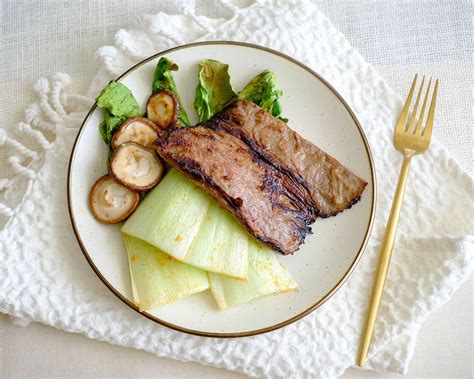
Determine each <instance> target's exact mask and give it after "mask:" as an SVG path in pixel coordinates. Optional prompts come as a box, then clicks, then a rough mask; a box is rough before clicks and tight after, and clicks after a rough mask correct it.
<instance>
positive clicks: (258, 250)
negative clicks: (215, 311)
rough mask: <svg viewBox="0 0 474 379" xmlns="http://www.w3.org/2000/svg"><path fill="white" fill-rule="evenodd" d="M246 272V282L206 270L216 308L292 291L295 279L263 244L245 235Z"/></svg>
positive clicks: (294, 288) (295, 286)
mask: <svg viewBox="0 0 474 379" xmlns="http://www.w3.org/2000/svg"><path fill="white" fill-rule="evenodd" d="M248 254H249V273H248V279H247V280H246V281H244V280H239V279H234V278H230V277H228V276H224V275H220V274H215V273H211V272H209V273H208V276H209V285H210V288H211V292H212V296H213V297H214V300H215V301H216V303H217V305H218V307H219V309H226V308H228V307H232V306H234V305H237V304H241V303H246V302H248V301H250V300H253V299H256V298H259V297H262V296H265V295H270V294H276V293H283V292H289V291H294V290H296V289H297V288H298V285H297V284H296V282H295V280H294V279H293V278H292V277H291V275H290V273H289V272H288V271H286V269H285V268H284V267H283V265H282V264H281V263H280V262H279V261H278V258H277V257H276V255H275V253H274V252H273V251H272V250H271V249H270V248H269V247H267V246H265V245H263V244H262V243H260V242H258V241H257V240H256V239H254V238H253V237H249V253H248Z"/></svg>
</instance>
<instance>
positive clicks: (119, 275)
mask: <svg viewBox="0 0 474 379" xmlns="http://www.w3.org/2000/svg"><path fill="white" fill-rule="evenodd" d="M163 55H165V56H167V57H169V58H170V59H172V60H173V61H175V62H176V63H177V64H178V65H179V66H180V70H179V71H178V72H177V73H176V74H175V79H176V83H177V86H178V90H179V94H180V96H181V98H182V100H183V103H184V107H185V109H186V110H187V112H188V115H189V116H190V119H191V121H196V120H197V117H196V115H195V114H194V111H193V109H194V108H193V100H194V93H195V88H196V84H197V63H198V62H199V61H200V60H201V59H205V58H213V59H217V60H220V61H223V62H226V63H228V64H229V65H230V75H231V78H232V84H233V87H234V88H235V89H237V90H238V89H241V88H243V86H244V85H245V84H246V83H247V82H248V81H249V80H250V79H251V78H252V77H253V76H255V75H256V74H258V73H259V72H261V71H262V70H264V69H270V70H272V71H274V72H275V73H276V77H277V82H278V86H279V88H281V89H282V90H283V96H282V98H281V103H282V107H283V115H284V116H285V117H287V118H289V120H290V121H289V125H290V127H292V128H293V129H294V130H296V131H297V132H298V133H300V134H301V135H302V136H304V137H305V138H307V139H309V140H311V141H313V142H314V143H315V144H316V145H317V146H319V147H320V148H322V149H323V150H325V151H326V152H328V153H329V154H331V155H333V156H334V157H335V158H336V159H338V160H339V161H340V162H341V163H342V164H344V165H346V166H347V167H349V168H350V169H351V170H353V171H354V172H355V173H356V174H358V175H359V176H361V177H362V178H364V179H365V180H366V181H367V182H368V183H369V184H368V186H367V188H366V190H365V192H364V194H363V196H362V199H361V201H360V202H359V203H357V204H356V205H355V206H353V207H352V208H351V209H350V210H347V211H345V212H343V213H341V214H339V215H338V216H336V217H331V218H327V219H318V220H316V222H315V223H314V224H313V231H314V234H313V235H310V236H308V237H307V238H306V243H305V244H304V245H302V247H301V249H300V250H299V251H298V252H296V253H295V254H294V255H293V256H286V257H284V256H279V258H280V259H281V261H282V263H283V264H284V265H285V267H286V268H287V269H288V270H289V271H290V273H291V274H292V275H293V277H294V278H295V280H296V281H297V282H298V285H299V291H298V292H293V293H288V294H281V295H274V296H267V297H264V298H260V299H256V300H254V301H252V302H250V303H247V304H242V305H239V306H236V307H234V308H231V309H228V310H225V311H219V310H218V309H217V307H216V305H215V303H214V301H213V299H212V297H211V295H210V293H208V291H206V292H205V293H202V294H199V295H194V296H191V297H189V298H186V299H183V300H181V301H178V302H175V303H172V304H169V305H165V306H162V307H159V308H157V309H155V310H153V311H150V312H142V314H143V315H144V316H146V317H148V318H151V319H152V320H155V321H156V322H158V323H160V324H163V325H166V326H169V327H171V328H173V329H176V330H180V331H183V332H188V333H192V334H198V335H205V336H214V337H238V336H246V335H254V334H258V333H263V332H267V331H270V330H274V329H277V328H279V327H282V326H284V325H287V324H289V323H291V322H293V321H296V320H298V319H299V318H301V317H303V316H305V315H307V314H308V313H310V312H311V311H313V310H314V309H316V308H317V307H319V306H320V305H321V304H323V303H324V302H325V301H326V300H327V299H328V298H329V297H331V296H332V295H333V294H334V293H335V292H336V290H337V289H338V288H339V287H340V286H341V285H342V284H343V282H344V281H345V280H346V279H347V278H348V276H349V275H350V273H351V272H352V270H353V269H354V267H355V265H356V264H357V262H358V260H359V258H360V256H361V254H362V251H363V249H364V247H365V244H366V242H367V239H368V237H369V233H370V229H371V226H372V220H373V216H374V207H375V180H374V166H373V162H372V158H371V153H370V150H369V147H368V143H367V140H366V138H365V136H364V133H363V131H362V129H361V127H360V125H359V123H358V122H357V120H356V118H355V116H354V114H353V113H352V112H351V110H350V109H349V107H348V105H347V104H346V103H345V102H344V100H343V99H342V98H341V96H339V95H338V94H337V93H336V92H335V90H334V89H333V88H332V87H331V86H330V85H329V84H328V83H326V82H325V81H324V80H323V79H322V78H321V77H319V76H318V75H317V74H316V73H315V72H313V71H311V70H310V69H309V68H307V67H305V66H304V65H303V64H301V63H299V62H297V61H295V60H293V59H292V58H290V57H287V56H284V55H282V54H281V53H277V52H275V51H271V50H268V49H266V48H261V47H258V46H254V45H247V44H240V43H229V42H206V43H198V44H191V45H186V46H180V47H176V48H174V49H171V50H168V51H165V52H163V53H159V54H157V55H155V56H153V57H150V58H149V59H147V60H145V61H143V62H141V63H139V64H138V65H136V66H134V67H132V68H131V69H130V70H128V71H127V72H126V73H124V74H123V75H122V76H121V77H120V81H121V82H122V83H123V84H125V85H126V86H127V87H128V88H130V89H131V90H132V92H133V94H134V95H135V97H136V98H137V100H138V102H139V103H140V104H141V105H142V107H143V109H144V106H145V102H146V100H147V98H148V97H149V95H150V93H151V84H152V78H153V71H154V68H155V66H156V63H157V62H158V59H159V58H160V57H161V56H163ZM102 118H103V116H102V112H101V110H100V109H98V108H96V107H95V106H94V107H93V108H92V109H91V111H90V112H89V114H88V115H87V117H86V119H85V120H84V123H83V125H82V128H81V129H80V131H79V134H78V136H77V140H76V142H75V145H74V148H73V151H72V154H71V160H70V168H69V178H68V200H69V209H70V215H71V220H72V223H73V227H74V231H75V233H76V236H77V238H78V241H79V243H80V245H81V247H82V250H83V252H84V255H85V257H86V258H87V260H88V262H89V263H90V265H91V266H92V268H93V269H94V271H95V272H96V273H97V275H98V276H99V277H100V279H101V280H102V281H103V282H104V283H105V285H106V286H107V287H108V288H109V289H110V290H111V291H112V292H113V293H114V294H115V295H117V296H118V297H119V298H120V299H121V300H123V301H124V302H125V303H126V304H128V305H129V306H130V307H132V308H134V309H136V307H135V306H134V305H133V304H132V294H131V285H130V276H129V270H128V262H127V256H126V252H125V249H124V247H123V245H122V241H121V237H120V233H119V227H118V226H110V225H102V224H100V223H98V222H97V221H96V220H95V219H94V217H93V215H92V213H91V211H90V210H89V205H88V196H89V190H90V188H91V186H92V184H93V183H94V181H95V180H96V179H97V178H98V177H99V176H101V175H103V174H105V173H106V160H107V149H106V146H105V144H104V143H103V141H102V140H101V138H100V135H99V131H98V125H99V123H100V122H101V121H102Z"/></svg>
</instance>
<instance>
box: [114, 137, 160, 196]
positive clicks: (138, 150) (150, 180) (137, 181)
mask: <svg viewBox="0 0 474 379" xmlns="http://www.w3.org/2000/svg"><path fill="white" fill-rule="evenodd" d="M110 173H111V174H112V176H113V177H114V178H115V179H116V180H117V181H118V182H119V183H121V184H123V185H124V186H125V187H127V188H129V189H131V190H133V191H138V192H141V191H147V190H149V189H151V188H152V187H154V186H155V185H156V184H158V182H159V181H160V180H161V178H162V176H163V174H164V166H163V164H162V163H161V161H160V159H159V158H158V156H157V155H156V153H155V152H154V151H152V150H150V149H147V148H146V147H144V146H142V145H139V144H137V143H135V142H127V143H124V144H122V145H120V146H119V147H118V149H116V150H115V151H114V155H113V157H112V160H111V161H110Z"/></svg>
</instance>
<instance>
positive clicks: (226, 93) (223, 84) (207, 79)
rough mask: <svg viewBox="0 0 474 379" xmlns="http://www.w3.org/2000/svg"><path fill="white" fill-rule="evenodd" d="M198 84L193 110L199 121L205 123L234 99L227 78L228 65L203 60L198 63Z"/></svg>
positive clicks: (234, 96)
mask: <svg viewBox="0 0 474 379" xmlns="http://www.w3.org/2000/svg"><path fill="white" fill-rule="evenodd" d="M198 80H199V83H198V85H197V87H196V97H195V98H194V108H195V109H196V112H197V114H198V116H199V121H201V122H202V121H206V120H208V119H210V118H211V117H212V116H213V115H214V114H216V113H217V112H219V111H220V110H222V108H224V107H225V106H226V105H227V104H228V103H230V102H231V101H232V100H233V99H235V98H236V96H237V94H236V93H235V92H234V90H233V89H232V85H231V84H230V76H229V65H227V64H224V63H221V62H219V61H215V60H213V59H205V60H203V61H201V62H199V74H198Z"/></svg>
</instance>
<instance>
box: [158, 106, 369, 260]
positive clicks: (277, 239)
mask: <svg viewBox="0 0 474 379" xmlns="http://www.w3.org/2000/svg"><path fill="white" fill-rule="evenodd" d="M154 145H155V148H156V150H157V152H158V154H159V155H161V156H162V157H163V159H164V160H165V161H167V162H168V163H169V164H170V165H171V166H173V167H175V168H176V169H178V170H179V171H181V172H182V173H184V174H185V175H187V176H188V177H189V178H191V179H192V180H193V181H194V182H195V183H196V184H197V185H199V186H200V187H201V188H203V189H204V190H205V191H206V192H207V193H209V194H210V195H211V196H212V197H213V198H214V199H215V200H216V201H217V202H218V203H219V204H220V205H221V206H222V207H223V208H225V209H228V210H229V211H230V212H232V213H233V214H234V216H235V217H237V219H239V220H240V222H241V223H242V225H243V226H244V227H245V228H247V230H248V231H249V232H250V233H251V234H252V235H254V236H255V237H256V238H258V239H259V240H261V241H263V242H265V243H266V244H267V245H269V246H270V247H272V248H273V249H275V250H278V251H280V252H282V253H283V254H292V253H294V252H295V251H296V250H298V248H299V246H300V245H301V244H302V243H303V242H304V238H305V236H306V234H307V233H310V232H311V228H310V227H309V225H310V224H311V223H313V222H314V220H315V219H316V217H317V216H322V217H328V216H331V215H335V214H337V213H338V212H341V211H342V210H344V209H346V208H350V207H351V206H352V204H354V203H356V202H357V201H358V200H359V198H360V195H361V194H362V192H363V191H364V188H365V186H366V185H367V183H366V182H365V181H364V180H362V179H360V178H359V177H357V176H356V175H355V174H354V173H352V172H351V171H350V170H349V169H347V168H345V167H344V166H342V165H341V164H340V163H339V162H338V161H337V160H335V159H334V158H333V157H331V156H330V155H328V154H326V153H325V152H323V151H322V150H320V149H319V148H317V147H316V146H315V145H313V144H312V143H311V142H309V141H307V140H305V139H304V138H303V137H301V136H300V135H299V134H297V133H296V132H294V131H293V130H291V129H290V128H289V127H288V126H287V125H286V124H285V123H284V122H282V121H280V120H278V119H276V118H274V117H273V116H271V115H270V114H268V113H267V112H266V111H264V110H263V109H262V108H260V107H259V106H257V105H255V104H253V103H251V102H249V101H246V100H238V101H236V102H234V103H233V104H231V105H230V106H229V107H228V108H227V109H225V110H223V111H221V112H220V113H218V114H217V115H215V116H214V117H213V118H212V119H210V120H208V121H206V122H203V123H201V124H198V125H196V126H193V127H189V128H177V127H171V128H169V129H168V130H166V131H163V132H160V133H159V136H158V139H157V140H156V141H155V143H154Z"/></svg>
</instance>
